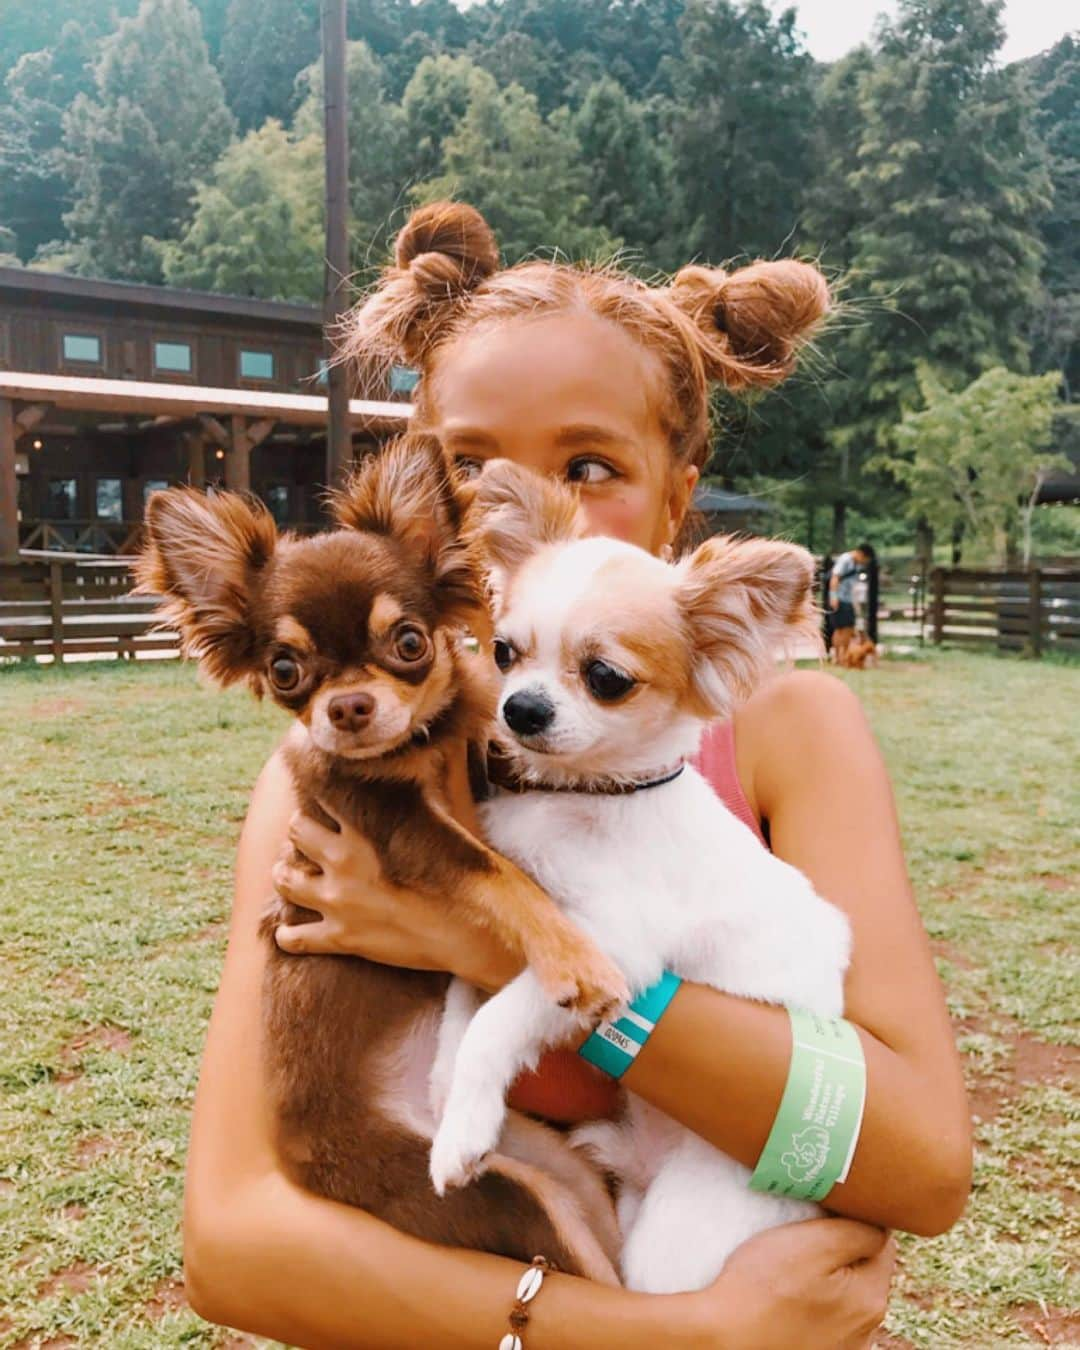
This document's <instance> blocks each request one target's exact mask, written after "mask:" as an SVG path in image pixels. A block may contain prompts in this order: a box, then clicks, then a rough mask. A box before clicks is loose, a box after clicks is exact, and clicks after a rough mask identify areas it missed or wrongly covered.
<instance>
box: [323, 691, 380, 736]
mask: <svg viewBox="0 0 1080 1350" xmlns="http://www.w3.org/2000/svg"><path fill="white" fill-rule="evenodd" d="M374 711H375V700H374V699H373V698H372V697H371V695H370V694H364V693H360V694H338V695H337V697H336V698H332V699H331V700H330V702H329V704H328V705H327V709H326V714H327V716H328V717H329V718H330V721H331V722H332V723H333V725H334V728H335V729H336V730H337V731H362V730H363V729H364V727H365V726H366V725H367V723H368V722H369V720H370V719H371V714H372V713H373V712H374Z"/></svg>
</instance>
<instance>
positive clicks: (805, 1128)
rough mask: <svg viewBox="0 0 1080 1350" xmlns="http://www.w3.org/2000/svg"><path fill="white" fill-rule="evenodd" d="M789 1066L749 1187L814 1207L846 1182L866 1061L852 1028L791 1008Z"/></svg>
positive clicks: (863, 1092) (863, 1095)
mask: <svg viewBox="0 0 1080 1350" xmlns="http://www.w3.org/2000/svg"><path fill="white" fill-rule="evenodd" d="M788 1014H789V1016H790V1018H791V1067H790V1068H789V1069H788V1080H787V1086H786V1087H785V1088H784V1095H783V1098H782V1099H781V1102H780V1109H779V1111H777V1113H776V1120H775V1121H774V1122H773V1127H772V1130H771V1132H770V1134H769V1137H768V1139H767V1140H766V1142H765V1148H764V1149H763V1150H762V1154H761V1157H760V1158H759V1159H758V1164H757V1167H756V1168H755V1169H754V1174H753V1176H752V1177H751V1178H750V1189H751V1190H754V1191H763V1192H765V1193H766V1194H768V1195H784V1196H790V1197H791V1198H793V1199H799V1200H814V1201H820V1200H824V1198H825V1197H826V1196H827V1195H828V1194H829V1192H830V1191H831V1190H832V1188H833V1187H834V1186H835V1185H836V1184H837V1182H841V1181H846V1180H847V1174H848V1171H849V1169H850V1167H851V1160H852V1158H854V1156H855V1146H856V1144H857V1143H858V1142H859V1130H860V1128H861V1126H862V1116H863V1104H864V1102H865V1100H866V1061H865V1059H864V1058H863V1051H862V1043H861V1042H860V1040H859V1036H858V1033H857V1032H856V1030H855V1028H854V1027H853V1026H852V1025H851V1023H850V1022H842V1021H840V1020H838V1019H835V1018H829V1017H816V1016H815V1015H814V1014H813V1013H808V1012H803V1011H801V1010H799V1009H796V1008H790V1009H789V1010H788Z"/></svg>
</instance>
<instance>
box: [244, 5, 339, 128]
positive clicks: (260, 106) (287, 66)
mask: <svg viewBox="0 0 1080 1350" xmlns="http://www.w3.org/2000/svg"><path fill="white" fill-rule="evenodd" d="M318 55H319V0H230V3H229V7H228V10H227V12H226V17H225V27H224V32H223V35H222V38H221V78H222V80H223V81H224V83H225V96H226V99H227V101H228V104H229V107H230V108H231V109H232V111H233V114H234V115H235V117H236V120H237V122H238V123H239V124H240V129H241V130H242V131H247V130H249V129H250V128H251V127H255V126H258V125H259V123H260V122H263V121H264V120H265V119H266V118H267V117H278V118H280V119H281V120H282V121H287V120H288V119H289V118H290V117H291V116H292V113H293V112H294V111H295V108H296V90H295V85H296V77H297V75H299V73H300V72H301V71H302V70H304V69H305V67H307V66H309V65H310V64H311V63H312V61H314V60H316V58H317V57H318Z"/></svg>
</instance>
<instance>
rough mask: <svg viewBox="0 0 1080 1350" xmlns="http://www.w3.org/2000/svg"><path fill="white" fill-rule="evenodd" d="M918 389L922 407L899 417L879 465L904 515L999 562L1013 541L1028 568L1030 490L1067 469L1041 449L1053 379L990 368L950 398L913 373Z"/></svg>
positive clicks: (929, 374)
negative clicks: (892, 443) (899, 494)
mask: <svg viewBox="0 0 1080 1350" xmlns="http://www.w3.org/2000/svg"><path fill="white" fill-rule="evenodd" d="M918 382H919V390H920V393H921V395H922V401H923V404H924V406H923V408H922V410H921V411H918V412H915V411H909V412H907V413H906V414H905V416H904V419H903V421H902V422H901V424H900V426H899V427H898V429H897V432H896V447H897V449H896V453H895V454H894V455H892V456H891V457H890V458H889V459H888V461H887V463H888V468H889V472H890V473H892V474H894V475H895V477H896V478H897V479H898V480H899V481H900V482H902V483H903V484H904V485H905V487H906V488H907V490H908V494H909V496H908V510H909V512H910V513H911V514H912V515H913V516H914V517H916V518H919V517H921V518H924V519H925V520H927V521H928V522H929V523H930V525H931V527H932V528H933V529H934V530H935V531H939V532H940V533H941V534H944V535H951V536H952V537H953V538H957V537H958V536H959V534H960V533H961V532H962V533H963V534H965V535H966V536H967V537H968V538H970V539H973V540H975V541H978V542H979V543H981V544H983V545H984V546H985V547H986V548H987V549H989V550H990V551H991V552H992V553H993V554H995V555H996V556H997V557H998V559H999V560H1001V561H1004V560H1005V559H1006V557H1008V558H1010V559H1012V558H1013V557H1014V556H1015V554H1016V552H1017V547H1018V543H1019V539H1020V535H1021V534H1022V535H1023V543H1024V547H1023V553H1024V561H1025V562H1027V561H1029V560H1030V555H1031V515H1032V512H1033V510H1034V508H1035V504H1036V501H1037V499H1038V494H1039V489H1040V488H1041V486H1042V484H1043V482H1044V481H1045V480H1046V478H1047V476H1048V475H1049V474H1050V473H1051V472H1053V470H1055V469H1067V468H1068V467H1069V462H1068V460H1066V459H1065V458H1064V457H1063V456H1061V455H1056V454H1054V453H1053V452H1052V451H1051V450H1049V449H1048V447H1049V445H1050V441H1051V427H1052V423H1053V420H1054V415H1055V413H1056V411H1057V408H1058V407H1059V403H1058V389H1059V387H1060V384H1061V376H1060V375H1059V374H1058V373H1057V372H1050V373H1049V374H1046V375H1028V376H1024V375H1017V374H1015V373H1014V372H1012V371H1010V370H1006V369H1005V368H1004V367H1002V366H995V367H993V369H991V370H988V371H986V372H984V373H983V374H982V375H980V376H979V378H978V379H977V380H974V381H973V382H972V383H971V384H969V385H968V386H967V387H966V388H965V389H962V390H960V391H959V392H955V393H954V392H952V391H950V390H949V388H948V387H947V386H946V384H945V383H944V382H943V381H942V380H941V378H940V376H939V375H938V374H937V373H936V372H934V371H933V370H932V369H931V368H930V367H928V366H920V367H919V370H918Z"/></svg>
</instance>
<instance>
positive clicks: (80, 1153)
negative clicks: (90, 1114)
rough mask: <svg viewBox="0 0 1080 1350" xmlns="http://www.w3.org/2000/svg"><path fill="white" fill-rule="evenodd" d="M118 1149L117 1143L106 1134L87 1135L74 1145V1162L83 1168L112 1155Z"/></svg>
mask: <svg viewBox="0 0 1080 1350" xmlns="http://www.w3.org/2000/svg"><path fill="white" fill-rule="evenodd" d="M118 1147H119V1145H118V1144H117V1141H116V1140H115V1139H113V1138H111V1137H110V1136H109V1135H107V1134H87V1135H84V1136H83V1138H82V1139H80V1140H79V1142H78V1143H77V1144H76V1145H75V1161H76V1162H78V1163H79V1164H81V1165H82V1166H84V1167H85V1166H87V1165H88V1164H89V1163H92V1162H96V1161H97V1160H98V1158H104V1157H105V1156H106V1155H107V1154H109V1153H114V1152H115V1151H116V1149H117V1148H118Z"/></svg>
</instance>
